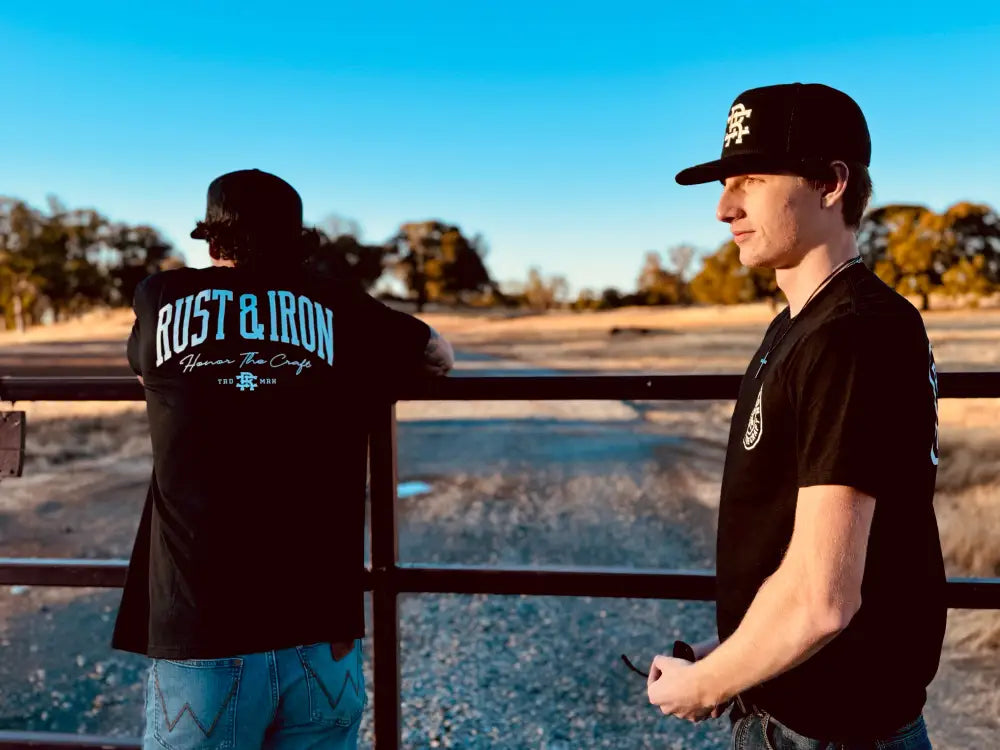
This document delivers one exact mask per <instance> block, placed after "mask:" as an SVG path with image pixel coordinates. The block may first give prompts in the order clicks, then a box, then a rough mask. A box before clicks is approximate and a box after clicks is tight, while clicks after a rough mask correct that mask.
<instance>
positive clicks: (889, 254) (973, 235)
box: [858, 202, 1000, 310]
mask: <svg viewBox="0 0 1000 750" xmlns="http://www.w3.org/2000/svg"><path fill="white" fill-rule="evenodd" d="M858 246H859V249H860V251H861V254H862V256H863V257H865V259H866V260H867V261H868V263H869V265H870V266H871V267H872V268H873V269H874V270H875V273H877V274H878V275H879V277H880V278H881V279H882V280H883V281H885V282H886V283H887V284H888V285H889V286H891V287H893V288H894V289H895V290H896V291H898V292H899V293H900V294H904V295H910V296H915V297H919V298H920V302H921V309H922V310H928V309H929V308H930V297H931V294H933V293H935V292H943V293H945V294H951V295H971V296H972V297H973V298H977V297H979V296H983V295H987V294H990V293H991V292H992V291H994V290H995V288H996V286H997V284H998V283H1000V218H998V217H997V214H996V213H995V212H994V211H993V210H992V209H991V208H990V207H989V206H984V205H981V204H974V203H966V202H962V203H956V204H955V205H953V206H951V207H950V208H949V209H948V210H947V211H945V212H944V213H942V214H938V213H935V212H934V211H931V210H930V209H928V208H925V207H923V206H912V205H891V206H884V207H882V208H880V209H877V210H876V211H873V212H871V213H870V214H869V215H868V216H867V217H866V218H865V220H864V222H862V226H861V228H860V231H859V234H858Z"/></svg>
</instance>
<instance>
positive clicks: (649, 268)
mask: <svg viewBox="0 0 1000 750" xmlns="http://www.w3.org/2000/svg"><path fill="white" fill-rule="evenodd" d="M676 260H680V261H683V262H684V265H685V266H686V265H687V264H689V263H690V259H688V260H687V261H684V259H683V258H680V257H678V258H677V259H676ZM675 262H676V261H675ZM637 296H638V297H639V298H640V299H641V300H642V301H643V302H644V304H647V305H676V304H678V303H679V302H682V301H684V300H685V299H686V297H687V288H686V285H685V284H684V281H683V279H682V278H681V275H680V273H673V272H671V271H667V270H666V269H664V268H663V265H662V261H661V259H660V254H659V253H657V252H655V251H650V252H648V253H646V261H645V263H644V264H643V267H642V270H641V271H640V272H639V280H638V295H637Z"/></svg>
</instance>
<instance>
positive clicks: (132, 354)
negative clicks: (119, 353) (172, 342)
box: [126, 285, 142, 375]
mask: <svg viewBox="0 0 1000 750" xmlns="http://www.w3.org/2000/svg"><path fill="white" fill-rule="evenodd" d="M141 289H142V285H139V286H138V287H136V290H135V296H134V297H133V298H132V310H133V311H134V312H135V322H134V323H133V324H132V333H130V334H129V337H128V344H127V345H126V352H127V355H128V364H129V367H131V368H132V372H134V373H135V374H136V375H142V357H141V356H140V352H141V351H142V347H141V343H142V339H141V335H142V334H141V331H140V329H139V318H140V316H141V312H142V305H141V303H140V296H139V295H140V293H141Z"/></svg>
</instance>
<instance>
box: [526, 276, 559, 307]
mask: <svg viewBox="0 0 1000 750" xmlns="http://www.w3.org/2000/svg"><path fill="white" fill-rule="evenodd" d="M568 293H569V282H567V281H566V277H565V276H558V275H556V276H549V277H547V278H545V277H543V276H542V272H541V271H540V270H539V269H538V268H537V267H533V268H531V269H530V270H529V271H528V281H527V283H526V284H525V285H524V291H523V295H524V303H525V304H526V305H527V306H528V307H530V308H531V309H532V310H550V309H552V308H553V307H556V306H557V305H559V304H561V303H562V302H563V301H565V298H566V295H567V294H568Z"/></svg>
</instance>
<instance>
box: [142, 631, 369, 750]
mask: <svg viewBox="0 0 1000 750" xmlns="http://www.w3.org/2000/svg"><path fill="white" fill-rule="evenodd" d="M366 704H367V696H366V694H365V684H364V676H363V674H362V671H361V641H355V643H354V648H353V650H351V651H350V652H349V653H348V654H347V655H346V656H344V657H343V658H342V659H340V660H339V661H338V660H336V659H334V657H333V653H332V651H331V647H330V644H329V643H315V644H312V645H309V646H297V647H295V648H287V649H281V650H278V651H265V652H262V653H257V654H247V655H245V656H239V657H233V658H229V659H193V660H183V661H175V660H171V659H154V660H153V664H152V666H151V667H150V669H149V680H148V682H147V685H146V731H145V734H144V735H143V740H142V747H143V750H164V749H166V750H224V749H226V750H237V749H238V750H257V749H258V748H259V749H260V750H301V749H302V748H314V749H316V750H319V748H323V750H355V749H356V748H357V745H358V728H359V727H360V726H361V714H362V713H363V712H364V708H365V705H366Z"/></svg>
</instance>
